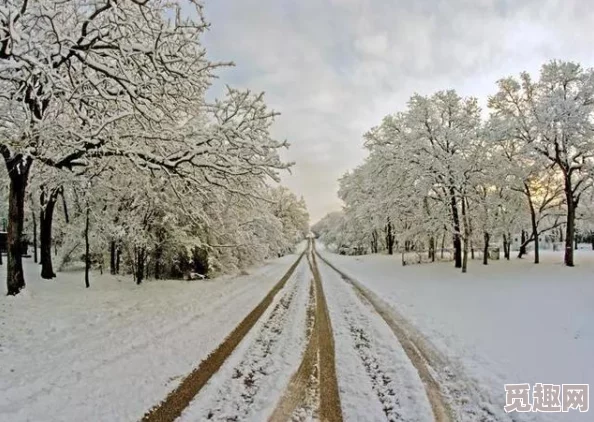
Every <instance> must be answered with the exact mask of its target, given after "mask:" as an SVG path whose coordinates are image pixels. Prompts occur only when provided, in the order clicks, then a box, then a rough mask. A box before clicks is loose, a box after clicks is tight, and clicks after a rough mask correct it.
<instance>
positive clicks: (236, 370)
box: [201, 277, 302, 421]
mask: <svg viewBox="0 0 594 422" xmlns="http://www.w3.org/2000/svg"><path fill="white" fill-rule="evenodd" d="M301 286H302V283H301V280H300V277H297V278H296V279H293V280H291V283H290V284H287V287H286V288H285V289H284V290H283V293H282V297H281V298H280V300H278V301H277V302H276V305H275V306H274V308H273V309H272V311H271V312H270V314H268V316H267V317H266V319H265V321H263V324H262V326H261V328H259V329H258V331H257V332H256V333H254V337H253V339H252V340H251V341H250V345H249V348H248V349H246V351H245V353H244V355H243V358H242V359H241V361H240V362H238V363H237V364H236V365H235V366H234V367H233V374H232V375H231V378H232V381H231V382H232V384H235V385H237V384H239V385H242V386H243V389H242V391H241V394H240V395H239V396H238V395H234V393H235V392H237V390H235V391H234V390H233V389H232V388H231V389H230V390H228V389H227V388H225V386H220V388H219V393H218V398H217V400H216V401H210V402H209V403H208V407H206V408H204V411H206V413H207V415H206V416H205V418H206V419H207V420H224V421H240V420H245V419H246V418H247V417H248V414H249V410H250V406H251V405H252V404H253V403H254V400H255V398H256V397H257V396H258V393H259V391H260V389H261V387H262V382H261V381H262V380H263V379H264V378H263V377H266V376H268V375H270V373H269V372H268V371H269V370H270V368H271V366H272V365H271V364H272V360H273V358H274V356H275V355H276V354H277V353H278V349H276V347H277V346H278V345H281V346H282V344H281V342H282V334H283V332H284V331H285V329H286V328H287V322H288V318H289V315H290V314H294V313H295V311H296V308H298V307H300V306H301V305H300V303H299V302H300V301H299V298H298V296H299V291H300V289H302V287H301ZM285 290H286V291H285ZM229 404H231V406H230V407H231V408H232V409H233V410H232V413H229V408H228V407H229ZM201 420H202V419H201Z"/></svg>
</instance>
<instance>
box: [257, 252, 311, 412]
mask: <svg viewBox="0 0 594 422" xmlns="http://www.w3.org/2000/svg"><path fill="white" fill-rule="evenodd" d="M308 261H309V257H308ZM308 299H309V300H308V305H307V311H306V313H307V316H306V321H307V325H306V333H305V334H306V339H307V346H306V348H305V352H304V354H303V359H302V360H301V363H300V365H299V368H297V372H295V374H293V376H292V377H291V380H290V381H289V385H288V386H287V388H286V390H285V392H284V394H283V396H282V397H281V399H280V401H279V403H278V404H277V406H276V408H275V409H274V412H273V413H272V415H271V416H270V418H269V421H270V422H283V421H287V420H298V421H299V420H308V419H313V417H314V413H315V412H316V411H317V408H318V407H319V400H318V398H317V396H318V394H319V377H318V370H317V369H318V337H317V335H316V334H315V331H316V315H315V306H316V298H315V288H314V282H313V280H311V282H310V286H309V298H308Z"/></svg>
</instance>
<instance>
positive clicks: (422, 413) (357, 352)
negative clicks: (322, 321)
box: [318, 262, 433, 422]
mask: <svg viewBox="0 0 594 422" xmlns="http://www.w3.org/2000/svg"><path fill="white" fill-rule="evenodd" d="M318 265H319V268H320V274H321V276H322V280H323V283H324V290H325V291H326V297H327V301H328V308H329V312H330V318H331V320H332V331H333V333H334V338H335V345H336V346H335V347H336V370H337V377H338V386H339V389H340V400H341V406H342V410H343V417H344V420H345V421H347V422H348V421H383V420H398V421H427V422H430V421H432V420H433V417H432V412H431V407H430V405H429V401H428V400H427V396H426V395H425V390H424V387H423V384H422V382H421V379H420V378H419V375H418V373H417V371H416V369H415V368H414V367H413V365H412V363H411V362H410V360H409V359H408V358H407V356H406V353H405V352H404V350H403V349H402V346H401V345H400V343H399V342H398V340H397V339H396V337H395V336H394V334H393V333H392V331H391V330H390V328H389V327H388V326H387V325H386V323H385V322H384V321H383V320H382V319H381V317H380V316H379V315H378V314H377V313H376V312H375V311H374V310H373V309H372V308H371V307H370V306H367V305H365V304H364V303H363V302H361V300H360V299H359V298H358V297H357V295H356V294H355V292H354V290H353V289H352V288H351V287H350V286H349V285H347V284H346V282H344V281H343V280H342V279H341V277H340V276H339V275H338V274H337V273H336V272H335V271H334V270H332V269H331V268H330V267H328V266H327V265H326V264H324V263H323V262H319V264H318ZM387 418H388V419H387Z"/></svg>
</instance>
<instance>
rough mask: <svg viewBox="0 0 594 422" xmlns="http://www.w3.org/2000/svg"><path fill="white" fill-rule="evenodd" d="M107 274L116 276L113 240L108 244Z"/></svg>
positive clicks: (114, 244)
mask: <svg viewBox="0 0 594 422" xmlns="http://www.w3.org/2000/svg"><path fill="white" fill-rule="evenodd" d="M109 273H110V274H116V243H115V240H112V241H111V242H109Z"/></svg>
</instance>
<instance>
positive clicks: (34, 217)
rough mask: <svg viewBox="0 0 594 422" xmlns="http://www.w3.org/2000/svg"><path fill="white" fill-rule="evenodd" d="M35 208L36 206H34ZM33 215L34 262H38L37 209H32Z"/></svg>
mask: <svg viewBox="0 0 594 422" xmlns="http://www.w3.org/2000/svg"><path fill="white" fill-rule="evenodd" d="M32 208H35V207H32ZM31 214H32V217H33V262H35V263H36V264H37V261H38V258H37V217H36V216H35V211H34V210H33V211H31Z"/></svg>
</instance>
